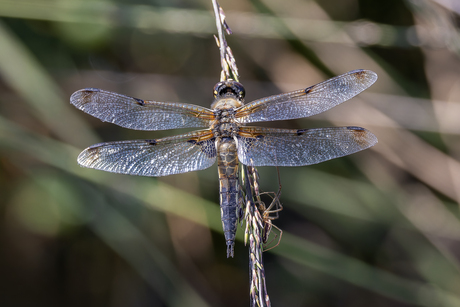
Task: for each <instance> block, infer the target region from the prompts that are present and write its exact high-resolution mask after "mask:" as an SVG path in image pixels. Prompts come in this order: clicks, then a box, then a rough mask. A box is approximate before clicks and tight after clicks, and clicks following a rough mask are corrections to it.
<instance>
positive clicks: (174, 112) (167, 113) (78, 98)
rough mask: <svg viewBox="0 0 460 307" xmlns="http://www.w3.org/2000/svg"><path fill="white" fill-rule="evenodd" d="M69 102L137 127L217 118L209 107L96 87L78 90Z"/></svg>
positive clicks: (158, 127)
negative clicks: (135, 95) (150, 99)
mask: <svg viewBox="0 0 460 307" xmlns="http://www.w3.org/2000/svg"><path fill="white" fill-rule="evenodd" d="M70 103H72V104H73V105H74V106H76V107H77V108H78V109H80V110H82V111H84V112H86V113H88V114H90V115H92V116H94V117H97V118H99V119H100V120H102V121H105V122H111V123H114V124H116V125H119V126H122V127H125V128H129V129H136V130H167V129H175V128H186V127H188V128H193V127H209V126H210V124H211V121H212V120H213V119H214V114H213V112H212V111H211V110H210V109H207V108H203V107H199V106H195V105H191V104H183V103H173V102H157V101H147V100H141V99H137V98H133V97H129V96H125V95H121V94H117V93H112V92H107V91H104V90H100V89H96V88H86V89H82V90H79V91H76V92H75V93H73V94H72V96H71V97H70Z"/></svg>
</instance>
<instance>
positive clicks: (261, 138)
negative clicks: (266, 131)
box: [256, 134, 264, 141]
mask: <svg viewBox="0 0 460 307" xmlns="http://www.w3.org/2000/svg"><path fill="white" fill-rule="evenodd" d="M263 139H264V136H263V135H261V134H259V135H257V136H256V140H258V141H261V140H263Z"/></svg>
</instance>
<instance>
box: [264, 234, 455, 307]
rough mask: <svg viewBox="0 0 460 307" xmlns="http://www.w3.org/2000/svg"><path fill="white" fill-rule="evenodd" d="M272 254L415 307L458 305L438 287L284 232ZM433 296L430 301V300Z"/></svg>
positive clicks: (453, 295)
mask: <svg viewBox="0 0 460 307" xmlns="http://www.w3.org/2000/svg"><path fill="white" fill-rule="evenodd" d="M272 251H273V253H275V254H278V255H280V256H283V257H285V258H287V259H290V260H292V261H294V262H295V263H297V264H300V265H302V266H305V267H308V268H312V269H315V270H319V271H321V272H323V273H326V274H330V275H332V276H334V277H337V278H340V279H343V280H345V281H347V282H349V283H351V284H354V285H357V286H360V287H363V288H365V289H368V290H370V291H373V292H376V293H379V294H381V295H385V296H387V297H390V298H393V299H396V300H399V301H402V302H405V303H408V304H411V305H416V306H426V307H432V306H433V302H436V304H439V306H452V307H454V306H459V305H460V298H459V297H458V295H457V293H455V294H454V293H450V292H447V291H443V290H441V289H439V288H438V287H436V286H435V285H432V284H429V283H423V282H418V281H417V282H416V281H409V280H407V279H404V278H401V277H398V276H395V275H393V274H391V273H388V272H386V271H384V270H379V269H375V268H373V267H371V266H369V265H367V264H366V263H364V262H362V261H359V260H357V259H354V258H352V257H348V256H345V255H342V254H340V253H337V252H335V251H333V250H330V249H326V248H324V247H321V246H319V245H316V244H314V243H311V242H308V241H306V240H303V239H301V238H299V237H296V236H293V235H291V234H289V233H286V232H284V233H283V244H282V248H275V249H273V250H272ZM429 296H431V298H430V299H427V297H429Z"/></svg>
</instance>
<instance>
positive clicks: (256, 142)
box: [70, 70, 377, 257]
mask: <svg viewBox="0 0 460 307" xmlns="http://www.w3.org/2000/svg"><path fill="white" fill-rule="evenodd" d="M376 80H377V74H376V73H374V72H372V71H370V70H354V71H350V72H348V73H345V74H343V75H340V76H337V77H334V78H331V79H328V80H326V81H323V82H321V83H318V84H316V85H313V86H310V87H307V88H303V89H300V90H297V91H292V92H288V93H283V94H279V95H273V96H269V97H266V98H262V99H257V100H254V101H252V102H249V103H245V101H244V97H245V89H244V87H243V85H242V84H241V83H239V82H237V81H234V80H231V79H229V80H225V81H221V82H219V83H217V84H216V85H215V86H214V89H213V96H214V99H213V100H212V103H211V106H210V108H206V107H202V106H197V105H192V104H186V103H175V102H158V101H152V100H142V99H138V98H133V97H129V96H125V95H122V94H117V93H113V92H108V91H105V90H101V89H96V88H85V89H81V90H78V91H76V92H75V93H73V94H72V96H71V97H70V102H71V103H72V104H73V105H74V106H75V107H77V108H78V109H80V110H82V111H84V112H86V113H88V114H90V115H92V116H94V117H96V118H98V119H100V120H102V121H104V122H110V123H113V124H116V125H119V126H121V127H124V128H129V129H136V130H149V131H155V130H168V129H177V128H200V127H201V128H205V129H203V130H196V131H193V132H189V133H185V134H180V135H175V136H169V137H164V138H159V139H142V140H130V141H116V142H105V143H99V144H95V145H92V146H90V147H88V148H86V149H85V150H84V151H82V152H81V153H80V155H79V156H78V158H77V161H78V163H79V164H80V165H81V166H83V167H88V168H93V169H97V170H103V171H107V172H113V173H120V174H129V175H139V176H153V177H160V176H168V175H174V174H181V173H186V172H191V171H198V170H203V169H207V168H209V167H211V166H212V165H214V164H215V163H216V161H217V167H218V175H219V189H220V209H221V219H222V226H223V230H224V236H225V241H226V245H227V257H233V256H234V245H235V235H236V229H237V224H238V211H239V200H240V195H239V190H240V186H239V184H240V183H239V174H238V167H239V163H242V164H244V165H247V166H253V167H258V166H305V165H311V164H316V163H320V162H323V161H327V160H330V159H334V158H338V157H343V156H347V155H350V154H353V153H356V152H359V151H361V150H364V149H367V148H369V147H371V146H373V145H375V144H376V143H377V138H376V136H375V135H374V134H372V133H371V132H370V131H368V130H367V129H365V128H361V127H355V126H348V127H331V128H313V129H278V128H266V127H257V126H248V125H247V124H252V123H257V122H267V121H278V120H290V119H298V118H304V117H309V116H313V115H315V114H319V113H322V112H324V111H326V110H329V109H330V108H332V107H335V106H337V105H339V104H341V103H342V102H344V101H347V100H349V99H351V98H353V97H354V96H356V95H358V94H359V93H361V92H362V91H364V90H365V89H367V88H368V87H370V86H371V85H372V84H373V83H374V82H375V81H376Z"/></svg>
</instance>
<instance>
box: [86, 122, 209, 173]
mask: <svg viewBox="0 0 460 307" xmlns="http://www.w3.org/2000/svg"><path fill="white" fill-rule="evenodd" d="M215 161H216V146H215V141H214V136H213V134H212V132H210V131H209V130H203V131H196V132H191V133H187V134H182V135H177V136H172V137H166V138H162V139H157V140H134V141H120V142H107V143H100V144H96V145H93V146H91V147H88V148H86V149H85V150H84V151H83V152H82V153H80V155H79V156H78V163H79V164H80V165H81V166H84V167H89V168H94V169H98V170H103V171H107V172H112V173H120V174H129V175H139V176H153V177H159V176H167V175H173V174H180V173H186V172H191V171H196V170H202V169H206V168H208V167H210V166H212V165H213V164H214V162H215Z"/></svg>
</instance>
